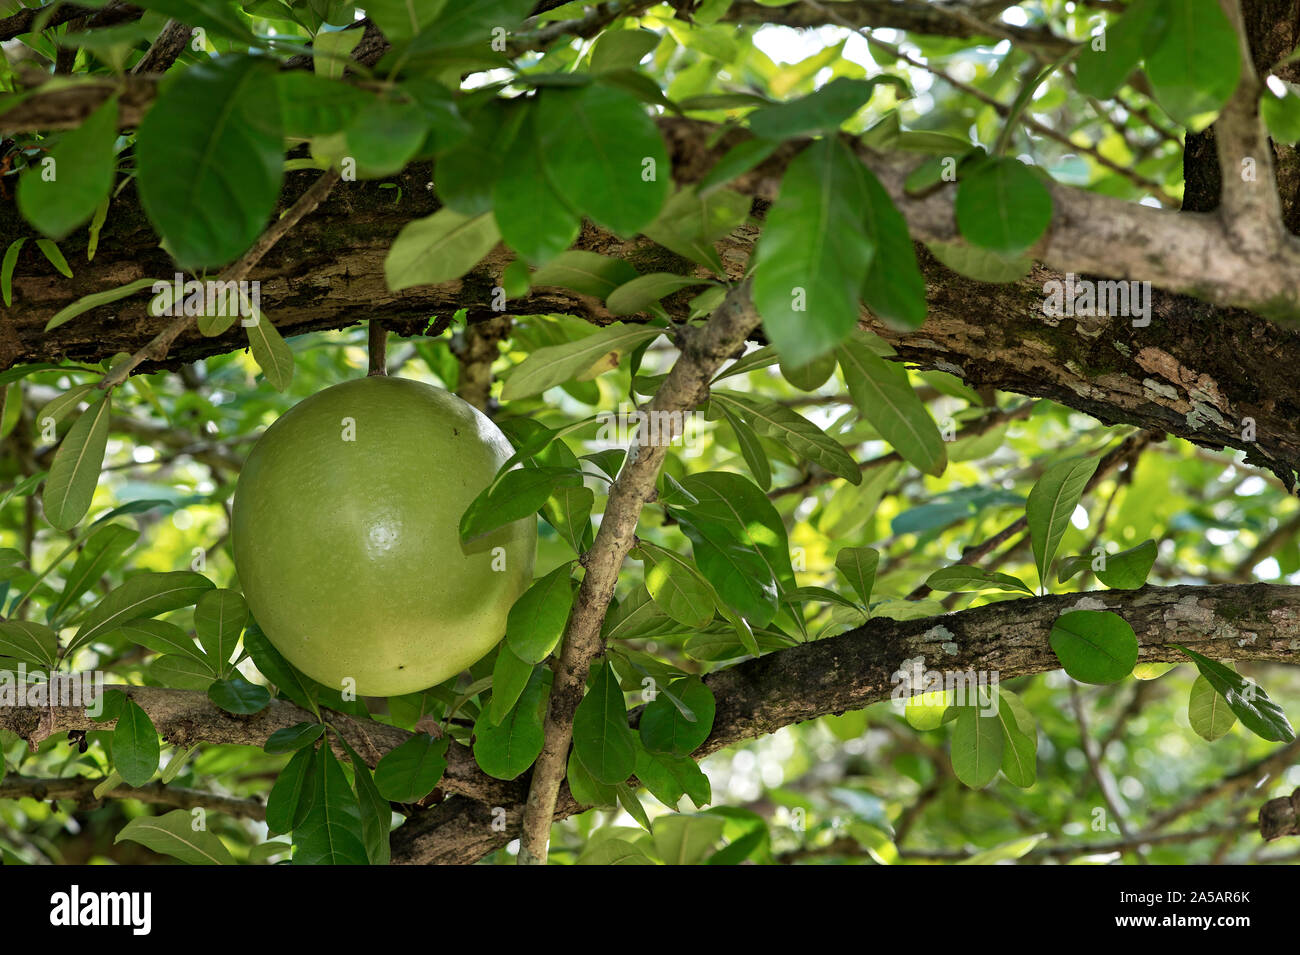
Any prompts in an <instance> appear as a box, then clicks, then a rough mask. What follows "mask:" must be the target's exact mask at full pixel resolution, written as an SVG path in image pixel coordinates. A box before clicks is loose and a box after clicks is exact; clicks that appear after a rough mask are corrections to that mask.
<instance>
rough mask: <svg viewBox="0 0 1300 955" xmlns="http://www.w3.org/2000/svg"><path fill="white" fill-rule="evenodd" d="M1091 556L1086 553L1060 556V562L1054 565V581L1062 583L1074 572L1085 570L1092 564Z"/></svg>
mask: <svg viewBox="0 0 1300 955" xmlns="http://www.w3.org/2000/svg"><path fill="white" fill-rule="evenodd" d="M1092 561H1093V558H1092V557H1090V556H1089V555H1087V554H1072V555H1071V556H1069V557H1062V558H1061V562H1060V564H1058V565H1057V567H1056V582H1057V583H1058V584H1063V583H1065V582H1066V581H1067V580H1069V579H1070V578H1071V577H1073V576H1074V575H1075V574H1077V573H1080V572H1081V571H1084V570H1087V569H1088V567H1090V566H1091V565H1092Z"/></svg>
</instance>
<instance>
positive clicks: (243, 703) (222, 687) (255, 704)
mask: <svg viewBox="0 0 1300 955" xmlns="http://www.w3.org/2000/svg"><path fill="white" fill-rule="evenodd" d="M208 699H209V700H211V701H212V702H213V703H215V704H216V705H217V706H219V707H221V708H222V709H223V710H225V711H226V712H227V713H235V714H238V715H239V716H248V715H250V714H252V713H257V712H260V711H261V710H264V709H266V707H267V706H269V705H270V703H271V694H270V692H269V691H268V690H267V688H266V687H264V686H260V685H258V684H256V683H249V682H248V681H247V680H245V679H244V678H243V677H240V676H234V677H231V678H230V679H229V680H217V681H216V682H215V683H213V684H212V685H211V686H210V687H208Z"/></svg>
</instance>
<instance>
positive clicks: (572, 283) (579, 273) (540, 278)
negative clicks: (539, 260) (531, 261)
mask: <svg viewBox="0 0 1300 955" xmlns="http://www.w3.org/2000/svg"><path fill="white" fill-rule="evenodd" d="M634 278H636V269H634V268H632V266H630V265H629V264H628V263H626V262H624V261H623V260H622V259H615V258H611V257H610V256H607V255H600V254H599V253H597V252H584V251H582V250H581V249H573V250H571V251H569V252H565V253H563V254H562V255H557V256H556V257H555V258H554V259H552V260H551V261H550V262H548V263H546V265H544V266H542V267H541V268H540V269H538V270H537V271H536V272H534V273H533V285H534V287H536V286H539V285H553V286H556V287H558V288H567V289H572V290H573V291H575V292H579V293H581V294H582V295H590V296H592V297H593V298H600V299H603V298H605V296H607V295H609V293H610V292H612V291H614V289H616V288H618V287H619V286H620V285H622V284H624V283H625V282H630V281H631V280H632V279H634Z"/></svg>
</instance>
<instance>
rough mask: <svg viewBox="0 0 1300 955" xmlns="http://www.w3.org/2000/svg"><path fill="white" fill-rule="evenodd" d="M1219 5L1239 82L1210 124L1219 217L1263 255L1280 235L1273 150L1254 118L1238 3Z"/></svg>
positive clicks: (1253, 78)
mask: <svg viewBox="0 0 1300 955" xmlns="http://www.w3.org/2000/svg"><path fill="white" fill-rule="evenodd" d="M1220 4H1221V5H1222V7H1223V9H1224V12H1225V13H1226V14H1227V16H1228V20H1229V22H1230V23H1232V25H1233V28H1234V29H1235V30H1236V31H1237V39H1238V48H1239V50H1240V54H1241V79H1240V81H1239V82H1238V83H1237V89H1236V91H1235V92H1234V93H1233V95H1232V99H1230V100H1229V101H1228V104H1227V105H1226V106H1224V108H1223V111H1222V112H1221V113H1220V114H1219V118H1218V119H1217V120H1215V122H1214V145H1215V148H1216V150H1217V152H1218V159H1219V169H1220V173H1221V178H1222V184H1223V186H1222V193H1221V198H1220V202H1219V216H1220V218H1221V219H1222V221H1223V226H1224V228H1225V229H1226V230H1227V231H1228V232H1229V234H1231V235H1232V236H1233V237H1234V238H1235V240H1236V241H1237V243H1238V244H1239V245H1240V246H1241V247H1243V248H1244V249H1247V250H1252V249H1258V250H1260V251H1262V252H1263V253H1264V254H1267V250H1268V248H1269V246H1270V245H1272V244H1274V243H1275V242H1276V241H1277V239H1278V237H1280V236H1284V235H1286V229H1285V228H1284V226H1283V225H1282V203H1281V199H1280V198H1279V196H1278V192H1277V179H1276V177H1275V176H1274V171H1273V149H1272V147H1271V145H1270V144H1269V138H1268V132H1267V130H1265V128H1264V121H1263V119H1262V118H1261V117H1260V115H1259V94H1260V92H1261V87H1260V82H1259V76H1258V74H1256V72H1255V66H1254V63H1253V57H1252V55H1251V49H1250V44H1249V42H1248V40H1247V37H1246V28H1245V22H1244V20H1243V18H1242V15H1241V3H1240V0H1220Z"/></svg>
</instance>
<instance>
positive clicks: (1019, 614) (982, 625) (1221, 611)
mask: <svg viewBox="0 0 1300 955" xmlns="http://www.w3.org/2000/svg"><path fill="white" fill-rule="evenodd" d="M1079 604H1084V605H1085V606H1087V607H1089V608H1095V607H1098V606H1104V607H1106V608H1107V609H1110V610H1113V611H1115V612H1116V613H1119V614H1120V615H1121V616H1123V617H1124V619H1125V620H1127V621H1128V623H1129V624H1130V625H1131V626H1132V627H1133V630H1134V633H1135V634H1136V635H1137V638H1138V643H1139V645H1140V648H1141V649H1140V654H1139V658H1138V659H1139V662H1143V663H1156V662H1167V663H1186V662H1188V661H1187V658H1186V657H1185V656H1183V654H1182V653H1181V652H1179V651H1178V650H1176V649H1175V648H1174V647H1173V646H1172V644H1174V643H1179V644H1182V645H1184V646H1187V647H1190V648H1191V649H1194V650H1196V651H1197V652H1199V653H1202V654H1204V655H1207V656H1210V657H1213V658H1215V659H1232V660H1235V661H1237V662H1238V663H1242V662H1248V661H1269V662H1276V663H1295V662H1297V661H1300V587H1279V586H1273V585H1269V584H1250V585H1222V586H1213V587H1144V588H1142V589H1141V590H1135V591H1118V590H1107V591H1096V592H1090V593H1086V594H1062V595H1057V596H1049V597H1036V598H1025V599H1019V600H1009V601H1000V602H997V603H993V604H988V605H986V606H983V607H977V608H975V609H973V610H963V611H960V612H958V613H951V614H945V615H942V616H939V617H929V618H926V619H922V620H908V621H896V620H890V619H887V618H876V619H873V620H871V621H869V622H868V623H866V624H865V625H863V626H861V627H857V628H856V629H854V630H850V631H848V632H847V633H843V634H841V635H839V636H835V637H828V638H826V639H823V640H818V641H815V642H813V643H805V644H800V645H799V646H797V647H792V648H790V649H788V650H781V651H778V652H776V653H771V654H767V655H766V656H762V657H759V658H757V659H748V660H746V661H744V662H743V663H739V664H737V665H735V666H732V667H728V668H726V669H722V670H717V671H715V672H713V673H710V674H708V675H707V676H706V677H704V682H705V683H706V684H707V685H708V686H709V688H710V689H711V690H712V691H713V694H714V697H715V699H716V700H717V711H716V715H715V717H714V723H713V731H712V733H711V734H710V735H709V738H708V739H707V740H706V741H705V743H704V744H703V746H701V747H700V749H698V750H697V751H696V752H695V753H693V754H692V757H693V758H695V759H701V758H703V757H705V756H708V755H710V754H711V753H715V752H717V751H718V750H721V749H724V748H726V747H728V746H731V745H734V744H735V743H739V742H742V741H744V740H747V739H754V738H756V737H759V736H762V735H765V734H767V733H772V732H775V731H776V730H778V729H780V728H781V727H783V726H789V725H791V724H793V723H800V722H803V721H804V720H810V719H815V718H816V717H819V716H826V715H828V714H832V713H843V712H845V711H847V710H855V709H861V708H863V707H865V706H869V705H870V704H872V703H878V702H880V701H882V700H887V699H890V698H891V697H892V695H893V694H894V693H895V691H896V687H897V685H898V684H897V682H896V680H895V675H896V674H897V673H898V672H899V670H900V668H901V666H902V664H903V662H904V661H905V660H912V659H915V658H916V657H918V656H920V657H923V658H924V660H925V665H926V666H927V667H930V668H934V669H942V670H945V671H960V672H965V671H966V670H968V669H970V670H976V671H979V670H983V671H985V672H996V673H998V674H999V678H1000V679H1001V680H1010V679H1012V678H1014V677H1019V676H1029V675H1032V674H1037V673H1045V672H1047V671H1049V670H1055V669H1058V668H1059V666H1060V664H1059V662H1058V661H1057V659H1056V656H1055V655H1054V654H1053V653H1052V650H1051V648H1050V646H1049V645H1048V635H1049V633H1050V632H1051V627H1052V623H1053V622H1054V621H1055V620H1056V618H1057V617H1058V616H1060V615H1061V614H1062V613H1065V612H1066V611H1068V610H1073V609H1077V608H1078V605H1079ZM941 644H948V646H947V649H944V648H943V647H941ZM953 647H955V648H956V652H950V651H951V650H952V649H953ZM640 712H641V711H640V710H639V709H638V710H636V711H634V712H633V713H632V721H633V723H635V722H636V721H637V720H638V719H639V716H640ZM1297 746H1300V743H1295V744H1291V745H1289V746H1287V747H1283V748H1282V749H1281V750H1279V751H1278V752H1277V753H1275V754H1273V755H1272V756H1271V757H1269V760H1270V762H1269V765H1270V766H1273V767H1278V766H1280V765H1285V761H1286V760H1288V759H1291V758H1294V753H1295V752H1296V748H1295V747H1297ZM1258 775H1259V772H1258V767H1256V768H1255V769H1253V770H1252V769H1250V768H1248V769H1245V770H1242V771H1241V772H1240V773H1239V774H1234V777H1240V780H1239V782H1238V783H1233V784H1232V785H1237V784H1240V785H1242V786H1244V787H1248V786H1249V785H1250V784H1251V783H1253V782H1254V781H1255V780H1256V779H1257V778H1258ZM1212 798H1214V797H1213V796H1210V797H1207V798H1205V799H1204V800H1203V801H1202V802H1201V803H1200V804H1199V805H1203V804H1204V802H1208V801H1210V799H1212ZM449 802H451V801H450V800H449ZM497 805H499V806H501V807H503V808H504V809H505V816H504V824H503V825H502V826H501V827H500V828H499V831H498V830H490V829H489V828H488V827H487V826H472V827H469V828H470V830H471V831H470V832H468V833H462V832H460V831H459V829H458V827H457V826H454V825H444V824H443V823H444V822H445V821H446V815H445V814H457V813H462V812H472V811H473V810H470V809H468V808H457V807H456V806H454V805H453V806H451V807H446V808H443V809H442V810H441V813H440V814H439V815H438V816H436V817H435V818H434V819H432V820H429V821H427V822H426V820H425V818H424V817H425V816H426V815H428V814H427V813H425V814H419V815H417V816H415V817H413V818H411V819H409V820H408V821H407V823H406V824H405V825H403V826H402V827H401V829H399V830H397V832H395V833H394V834H393V838H394V843H393V846H394V859H395V861H403V862H420V863H427V862H464V861H471V860H470V859H469V858H468V856H469V855H472V854H473V853H476V852H480V851H481V850H484V847H485V846H487V847H489V848H491V849H495V848H500V847H501V846H504V845H505V844H506V843H507V842H509V841H510V840H511V839H513V838H516V837H517V836H519V834H520V830H521V827H520V824H519V818H520V812H521V810H522V809H523V807H522V806H520V805H511V804H508V803H498V804H497ZM583 808H584V807H581V806H579V805H578V804H577V803H576V802H574V801H573V800H572V797H571V796H570V795H569V794H568V793H567V792H565V793H562V796H561V799H560V800H559V802H558V804H557V807H556V813H555V819H562V818H565V817H566V816H569V815H572V814H573V813H575V812H578V811H580V810H581V809H583ZM1192 808H1195V807H1190V808H1188V809H1186V810H1185V811H1179V812H1178V813H1177V814H1178V815H1183V814H1185V812H1190V811H1192ZM1163 815H1164V814H1162V816H1157V817H1156V818H1155V819H1153V820H1152V824H1151V826H1149V827H1148V828H1152V829H1154V828H1159V827H1160V825H1163V824H1165V821H1164V820H1163ZM466 840H468V843H467V842H466ZM467 844H468V845H469V847H470V848H469V850H465V846H466V845H467ZM399 847H400V850H399ZM480 857H481V856H475V858H480Z"/></svg>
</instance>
